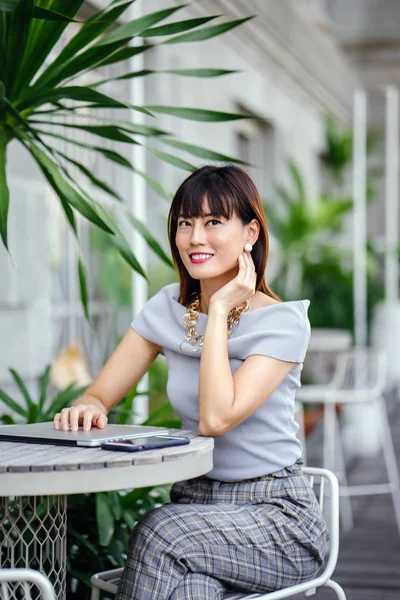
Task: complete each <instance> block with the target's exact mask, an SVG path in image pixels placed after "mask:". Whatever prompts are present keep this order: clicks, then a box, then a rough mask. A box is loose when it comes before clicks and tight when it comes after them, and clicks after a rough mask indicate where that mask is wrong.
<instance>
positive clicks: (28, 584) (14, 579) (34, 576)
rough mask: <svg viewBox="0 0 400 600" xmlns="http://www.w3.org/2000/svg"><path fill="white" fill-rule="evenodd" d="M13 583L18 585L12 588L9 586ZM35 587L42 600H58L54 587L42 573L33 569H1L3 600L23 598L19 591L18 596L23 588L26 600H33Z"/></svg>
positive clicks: (0, 579)
mask: <svg viewBox="0 0 400 600" xmlns="http://www.w3.org/2000/svg"><path fill="white" fill-rule="evenodd" d="M11 583H15V584H17V585H16V586H12V587H11V586H10V585H9V584H11ZM33 585H35V586H36V587H37V588H38V589H39V591H40V598H41V600H56V596H55V593H54V589H53V586H52V585H51V583H50V581H49V580H48V579H47V577H45V576H44V575H42V573H39V572H38V571H34V570H33V569H0V591H1V594H0V598H1V600H12V599H13V598H21V595H20V594H19V590H18V595H16V594H17V588H20V589H21V588H22V590H23V592H24V596H23V598H24V600H31V599H32V595H31V588H32V586H33ZM35 597H37V596H35Z"/></svg>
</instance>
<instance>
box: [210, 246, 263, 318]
mask: <svg viewBox="0 0 400 600" xmlns="http://www.w3.org/2000/svg"><path fill="white" fill-rule="evenodd" d="M256 282H257V273H256V269H255V266H254V262H253V259H252V256H251V253H250V252H247V251H244V252H243V254H240V255H239V272H238V274H237V275H236V277H235V278H234V279H232V280H231V281H230V282H229V283H227V284H226V285H224V286H223V287H222V288H221V289H220V290H218V292H215V294H213V295H212V296H211V299H210V310H212V309H218V310H222V311H223V312H226V314H228V313H229V311H231V310H232V308H235V306H240V305H241V304H243V302H245V301H246V300H247V299H248V298H250V297H251V296H253V294H255V291H256Z"/></svg>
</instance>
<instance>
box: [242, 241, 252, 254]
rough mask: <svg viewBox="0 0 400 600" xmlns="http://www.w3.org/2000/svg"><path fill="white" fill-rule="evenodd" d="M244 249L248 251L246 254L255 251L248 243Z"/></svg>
mask: <svg viewBox="0 0 400 600" xmlns="http://www.w3.org/2000/svg"><path fill="white" fill-rule="evenodd" d="M244 249H245V250H246V252H251V251H252V250H253V246H252V245H251V244H249V243H247V244H245V245H244Z"/></svg>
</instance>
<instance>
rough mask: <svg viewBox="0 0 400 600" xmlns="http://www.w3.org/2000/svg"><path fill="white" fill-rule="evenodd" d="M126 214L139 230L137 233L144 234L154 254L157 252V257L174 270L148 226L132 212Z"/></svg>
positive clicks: (172, 264)
mask: <svg viewBox="0 0 400 600" xmlns="http://www.w3.org/2000/svg"><path fill="white" fill-rule="evenodd" d="M125 213H126V215H127V217H128V219H129V220H130V222H131V223H132V225H133V226H134V227H135V229H137V231H139V233H141V234H142V236H143V237H144V239H145V240H146V242H147V244H148V245H149V246H150V248H151V249H152V250H153V252H155V254H157V256H159V258H161V260H162V261H163V262H165V263H166V264H167V265H168V266H169V267H171V269H173V268H174V263H173V262H172V260H171V259H170V258H169V257H168V256H167V255H166V254H165V252H164V250H163V249H162V248H161V246H160V244H159V243H158V242H157V240H156V239H154V237H153V236H152V235H151V233H150V231H149V230H148V228H147V227H146V225H145V224H144V223H143V222H142V221H140V220H139V219H138V218H137V217H135V216H134V215H133V214H132V213H131V212H130V211H125Z"/></svg>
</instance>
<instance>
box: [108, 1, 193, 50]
mask: <svg viewBox="0 0 400 600" xmlns="http://www.w3.org/2000/svg"><path fill="white" fill-rule="evenodd" d="M184 6H186V4H181V5H180V6H174V7H173V8H166V9H164V10H159V11H157V12H154V13H151V14H149V15H145V16H144V17H139V18H138V19H134V20H133V21H130V22H129V23H125V24H124V25H120V26H119V27H117V29H114V31H112V32H111V33H109V34H107V35H105V36H104V37H103V38H102V39H101V40H100V41H99V42H98V43H97V45H98V46H104V45H106V44H112V43H114V42H120V41H123V42H127V41H128V40H130V39H132V38H133V37H134V36H135V35H137V34H139V33H141V32H142V31H145V30H146V29H148V28H149V27H151V26H152V25H155V24H156V23H159V22H160V21H163V20H164V19H167V18H168V17H170V16H171V15H173V14H174V13H175V12H176V11H178V10H180V9H181V8H183V7H184Z"/></svg>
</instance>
